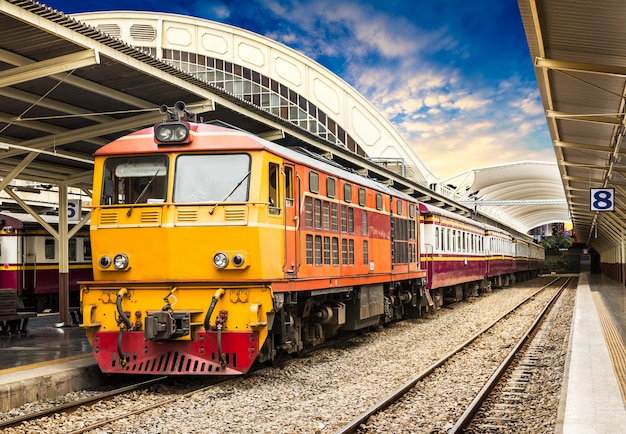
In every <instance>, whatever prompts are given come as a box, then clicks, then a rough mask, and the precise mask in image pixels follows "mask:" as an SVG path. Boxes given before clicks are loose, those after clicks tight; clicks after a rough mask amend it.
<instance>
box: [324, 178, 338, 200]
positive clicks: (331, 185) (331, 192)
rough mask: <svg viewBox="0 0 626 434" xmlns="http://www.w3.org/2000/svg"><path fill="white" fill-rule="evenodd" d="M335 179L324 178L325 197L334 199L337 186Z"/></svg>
mask: <svg viewBox="0 0 626 434" xmlns="http://www.w3.org/2000/svg"><path fill="white" fill-rule="evenodd" d="M336 182H337V181H336V180H335V178H326V196H328V197H335V196H336V195H337V186H336Z"/></svg>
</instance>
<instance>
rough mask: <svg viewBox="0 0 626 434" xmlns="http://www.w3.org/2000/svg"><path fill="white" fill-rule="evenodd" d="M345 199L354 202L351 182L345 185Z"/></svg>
mask: <svg viewBox="0 0 626 434" xmlns="http://www.w3.org/2000/svg"><path fill="white" fill-rule="evenodd" d="M343 200H345V201H346V202H352V186H351V185H350V184H344V185H343Z"/></svg>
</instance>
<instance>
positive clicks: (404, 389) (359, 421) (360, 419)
mask: <svg viewBox="0 0 626 434" xmlns="http://www.w3.org/2000/svg"><path fill="white" fill-rule="evenodd" d="M562 279H563V277H557V278H556V279H554V280H552V281H551V282H549V283H548V284H546V285H544V286H542V287H541V288H539V289H538V290H537V291H535V292H534V293H532V294H531V295H529V296H528V297H527V298H526V299H524V300H522V301H521V302H519V303H518V304H517V305H516V306H514V307H513V308H512V309H510V310H509V311H508V312H506V313H504V314H503V315H501V316H500V317H499V318H497V319H496V320H494V321H493V322H492V323H490V324H488V325H487V326H486V327H484V328H483V329H482V330H480V331H478V332H477V333H476V334H475V335H473V336H472V337H470V338H469V339H467V340H466V341H465V342H463V343H461V344H460V345H459V346H458V347H456V348H455V349H453V350H452V351H450V352H449V353H447V354H446V355H445V356H443V357H442V358H441V359H440V360H438V361H436V362H434V363H433V364H432V365H430V366H429V367H428V368H426V369H425V370H424V371H422V372H420V373H419V374H417V375H416V376H415V377H414V378H412V379H411V380H409V381H407V382H406V383H404V384H403V385H402V386H400V387H399V388H397V389H396V390H395V391H393V392H392V393H391V394H389V395H388V396H387V397H385V398H384V399H382V400H381V401H379V402H378V403H376V404H374V405H373V406H372V407H370V408H369V409H367V410H365V411H364V412H363V413H361V414H360V415H358V416H357V417H356V418H354V419H353V420H352V421H350V422H349V423H348V424H347V425H345V426H343V427H342V428H341V429H339V430H338V431H336V433H335V434H354V433H356V432H357V430H358V429H359V427H360V426H361V425H363V424H364V423H365V422H366V421H367V420H368V419H369V418H370V416H372V415H374V414H376V413H379V412H381V411H383V410H385V409H386V408H387V407H389V406H390V405H392V404H393V403H394V402H396V401H398V400H399V399H400V398H401V397H402V396H404V395H406V394H407V393H408V392H409V391H410V390H411V389H413V388H414V387H415V385H416V384H417V383H419V382H420V381H421V380H423V379H424V378H426V377H428V376H429V375H430V374H432V373H433V372H434V371H435V370H436V369H437V368H439V367H441V366H443V365H444V364H446V363H447V362H448V361H449V360H450V359H451V358H452V357H453V356H455V355H456V354H458V353H459V352H461V351H462V350H464V349H465V348H466V347H468V346H469V345H470V344H471V343H473V342H474V341H475V340H476V339H478V338H479V337H480V336H482V335H483V334H485V333H486V332H487V331H489V330H490V329H491V328H493V327H494V326H495V325H496V324H498V323H499V322H500V321H502V320H503V319H504V318H506V317H507V316H509V315H510V314H511V313H513V312H514V311H515V310H517V309H518V308H519V307H521V306H522V305H524V304H526V303H527V302H529V301H530V300H531V299H532V298H533V297H535V296H536V295H537V294H539V293H540V292H542V291H544V290H545V289H546V288H548V287H550V286H552V285H554V284H555V283H556V282H557V281H559V280H562ZM570 279H571V278H568V279H567V280H566V283H565V284H564V285H567V283H568V282H569V280H570ZM561 290H562V289H561Z"/></svg>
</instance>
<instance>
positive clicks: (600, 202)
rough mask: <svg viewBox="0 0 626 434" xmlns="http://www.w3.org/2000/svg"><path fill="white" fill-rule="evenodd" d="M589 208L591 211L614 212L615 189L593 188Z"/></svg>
mask: <svg viewBox="0 0 626 434" xmlns="http://www.w3.org/2000/svg"><path fill="white" fill-rule="evenodd" d="M590 191H591V200H590V204H589V208H590V209H591V211H613V210H614V202H613V196H614V193H615V189H614V188H592V189H590Z"/></svg>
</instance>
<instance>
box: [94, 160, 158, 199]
mask: <svg viewBox="0 0 626 434" xmlns="http://www.w3.org/2000/svg"><path fill="white" fill-rule="evenodd" d="M166 192H167V157H165V156H156V157H129V158H128V157H126V158H109V159H108V160H107V161H106V162H105V163H104V174H103V182H102V196H101V198H100V204H101V205H117V204H130V203H158V202H164V201H165V197H166Z"/></svg>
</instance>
